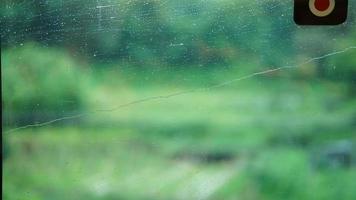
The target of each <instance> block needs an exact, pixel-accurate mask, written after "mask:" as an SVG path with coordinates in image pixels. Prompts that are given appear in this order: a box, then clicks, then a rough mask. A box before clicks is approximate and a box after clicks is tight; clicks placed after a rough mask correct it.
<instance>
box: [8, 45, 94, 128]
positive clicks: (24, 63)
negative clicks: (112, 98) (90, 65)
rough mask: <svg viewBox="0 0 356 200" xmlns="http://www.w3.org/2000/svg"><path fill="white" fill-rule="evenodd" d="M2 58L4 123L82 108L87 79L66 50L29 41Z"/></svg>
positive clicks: (40, 119)
mask: <svg viewBox="0 0 356 200" xmlns="http://www.w3.org/2000/svg"><path fill="white" fill-rule="evenodd" d="M1 57H2V59H1V69H2V75H1V76H2V80H3V102H2V106H3V110H4V113H3V114H4V115H3V116H4V119H3V120H4V121H3V124H5V125H9V124H11V125H12V126H13V125H23V124H28V123H37V122H43V121H45V120H48V119H53V118H56V117H61V116H66V115H68V114H73V113H75V112H78V111H79V110H81V109H82V108H83V102H84V100H85V99H84V96H85V94H84V93H85V85H86V84H88V82H87V81H85V80H82V79H83V78H81V77H83V76H82V74H81V71H83V70H81V69H80V67H79V65H78V64H77V63H76V62H75V61H74V60H73V59H72V58H71V57H70V55H68V54H67V53H66V52H65V51H62V50H58V49H54V48H43V47H39V46H37V45H36V44H32V43H30V44H25V45H23V46H21V47H19V48H13V49H8V50H6V51H3V52H2V53H1Z"/></svg>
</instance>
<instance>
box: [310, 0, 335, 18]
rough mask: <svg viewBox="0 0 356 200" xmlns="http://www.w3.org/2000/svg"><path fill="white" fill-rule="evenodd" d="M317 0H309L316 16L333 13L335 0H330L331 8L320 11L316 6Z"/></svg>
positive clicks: (311, 9)
mask: <svg viewBox="0 0 356 200" xmlns="http://www.w3.org/2000/svg"><path fill="white" fill-rule="evenodd" d="M315 1H316V0H309V9H310V11H311V12H312V13H313V14H314V15H315V16H318V17H326V16H328V15H330V13H332V11H333V10H334V8H335V0H329V1H330V5H329V8H328V9H326V10H324V11H320V10H318V9H316V8H315Z"/></svg>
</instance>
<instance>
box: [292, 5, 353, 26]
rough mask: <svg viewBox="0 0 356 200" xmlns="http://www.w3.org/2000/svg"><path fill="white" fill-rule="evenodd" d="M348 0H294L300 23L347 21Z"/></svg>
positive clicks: (331, 23) (296, 20)
mask: <svg viewBox="0 0 356 200" xmlns="http://www.w3.org/2000/svg"><path fill="white" fill-rule="evenodd" d="M347 10H348V0H294V21H295V23H297V24H299V25H338V24H342V23H344V22H345V21H346V18H347Z"/></svg>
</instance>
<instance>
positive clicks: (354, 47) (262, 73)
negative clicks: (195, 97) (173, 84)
mask: <svg viewBox="0 0 356 200" xmlns="http://www.w3.org/2000/svg"><path fill="white" fill-rule="evenodd" d="M352 49H356V46H350V47H347V48H345V49H343V50H340V51H335V52H331V53H328V54H325V55H322V56H318V57H315V58H311V59H309V60H306V61H304V62H302V63H299V64H297V65H287V66H283V67H278V68H273V69H268V70H265V71H261V72H256V73H252V74H249V75H246V76H242V77H238V78H236V79H232V80H229V81H225V82H222V83H219V84H216V85H212V86H209V87H203V88H197V89H191V90H185V91H181V92H176V93H172V94H168V95H158V96H152V97H147V98H143V99H139V100H135V101H131V102H128V103H125V104H121V105H118V106H116V107H114V108H112V109H102V110H94V111H89V112H85V113H82V114H78V115H73V116H67V117H62V118H58V119H54V120H50V121H47V122H43V123H37V124H30V125H26V126H21V127H17V128H14V129H10V130H7V131H5V132H4V133H13V132H16V131H19V130H22V129H27V128H31V127H32V128H33V127H43V126H47V125H50V124H53V123H56V122H59V121H64V120H70V119H77V118H82V117H85V116H88V115H93V114H97V113H105V112H114V111H117V110H120V109H123V108H126V107H130V106H132V105H136V104H140V103H144V102H149V101H154V100H162V99H168V98H173V97H176V96H181V95H185V94H189V93H194V92H201V91H207V90H211V89H216V88H220V87H224V86H227V85H231V84H233V83H235V82H238V81H242V80H246V79H250V78H253V77H255V76H260V75H264V74H268V73H272V72H276V71H281V70H284V69H290V68H298V67H301V66H303V65H306V64H308V63H311V62H314V61H318V60H322V59H325V58H328V57H331V56H334V55H338V54H342V53H345V52H348V51H350V50H352Z"/></svg>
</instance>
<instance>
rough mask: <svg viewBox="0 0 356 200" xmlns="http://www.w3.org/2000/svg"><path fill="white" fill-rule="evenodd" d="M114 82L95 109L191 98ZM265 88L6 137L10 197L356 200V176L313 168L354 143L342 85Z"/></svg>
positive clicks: (233, 88)
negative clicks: (333, 146) (319, 155)
mask: <svg viewBox="0 0 356 200" xmlns="http://www.w3.org/2000/svg"><path fill="white" fill-rule="evenodd" d="M105 80H106V81H107V82H102V84H97V87H94V88H93V90H92V91H91V95H92V96H91V98H89V101H88V103H87V107H90V108H92V109H110V108H115V107H116V106H117V105H121V104H125V103H127V102H130V101H132V100H137V99H142V98H147V97H150V96H156V95H166V94H171V93H174V92H178V91H182V90H183V91H185V90H189V89H191V88H190V87H189V86H185V87H182V86H180V87H175V86H174V85H175V84H174V80H172V83H173V84H166V85H165V86H162V85H159V86H157V85H146V86H145V87H141V86H140V84H138V85H136V86H135V85H134V84H132V85H131V86H129V85H124V86H117V85H115V84H110V79H109V78H108V79H105ZM258 80H259V79H255V80H247V81H244V82H239V83H237V84H232V85H229V86H226V87H222V88H217V89H211V90H207V91H197V92H193V93H188V94H184V95H180V96H175V97H171V98H162V99H154V100H152V101H146V102H143V103H138V104H134V105H131V106H127V107H123V108H120V109H117V110H115V111H110V112H98V113H95V114H92V115H88V116H85V117H83V118H81V119H79V120H78V122H77V123H74V124H70V123H68V124H66V123H64V124H62V125H59V124H52V125H48V126H45V127H39V128H28V129H24V130H20V131H17V132H13V133H8V134H6V133H5V134H4V135H3V137H4V142H5V143H4V145H5V146H4V151H5V159H4V160H3V175H4V179H3V183H4V185H3V191H4V194H3V197H4V199H31V200H37V199H38V200H40V199H73V200H74V199H271V200H272V199H273V200H275V199H350V200H351V199H355V198H356V193H355V192H354V188H355V187H356V185H355V182H354V180H356V170H355V169H354V168H353V167H352V168H335V169H334V168H332V169H314V168H313V166H312V162H311V161H310V160H311V159H310V158H311V156H312V155H313V152H314V150H317V149H321V148H322V147H323V145H324V144H328V143H332V142H335V141H339V140H345V139H346V140H351V141H353V142H355V141H356V137H355V132H354V121H353V120H354V110H355V102H352V101H344V98H343V95H344V93H343V89H342V87H339V86H338V85H335V84H332V83H327V82H315V83H307V82H303V81H289V82H286V81H285V80H283V81H279V80H280V79H279V78H277V79H274V80H273V79H271V80H269V79H266V80H264V81H263V84H261V82H259V81H258ZM272 80H273V81H272ZM98 81H100V80H98ZM136 82H137V80H136ZM183 85H184V84H183ZM193 88H194V87H193ZM330 88H331V89H333V92H330ZM103 105H106V106H107V107H103ZM108 105H110V106H108Z"/></svg>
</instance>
